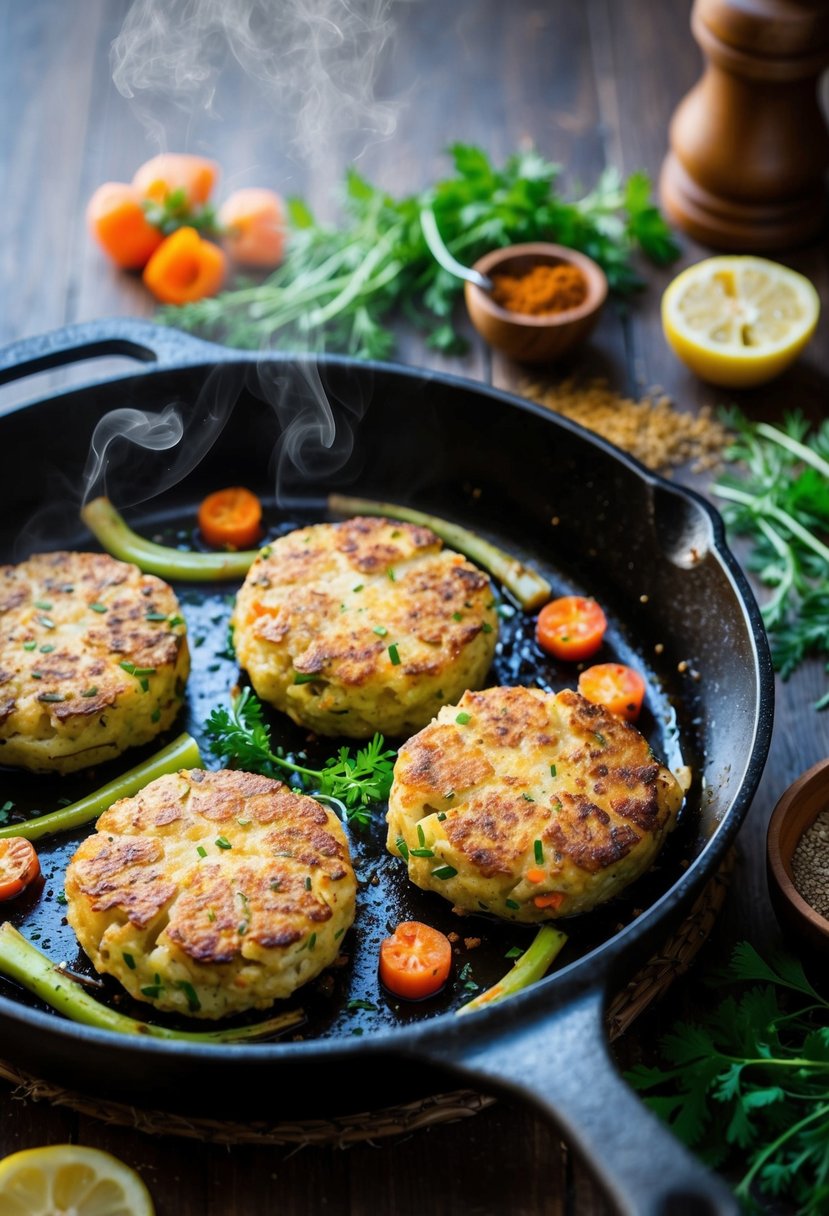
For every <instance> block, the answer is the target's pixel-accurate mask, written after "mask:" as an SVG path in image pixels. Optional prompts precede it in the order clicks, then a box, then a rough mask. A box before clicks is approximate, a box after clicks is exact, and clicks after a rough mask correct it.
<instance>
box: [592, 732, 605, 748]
mask: <svg viewBox="0 0 829 1216" xmlns="http://www.w3.org/2000/svg"><path fill="white" fill-rule="evenodd" d="M593 733H594V735H595V736H596V739H597V740H598V742H599V743H600V744H601V745H602V747H604V745H605V743H607V739H605V737H604V735H600V734H599V732H598V731H594V732H593Z"/></svg>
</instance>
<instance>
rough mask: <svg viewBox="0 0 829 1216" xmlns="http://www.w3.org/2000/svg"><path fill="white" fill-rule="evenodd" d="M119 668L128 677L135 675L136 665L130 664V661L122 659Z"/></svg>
mask: <svg viewBox="0 0 829 1216" xmlns="http://www.w3.org/2000/svg"><path fill="white" fill-rule="evenodd" d="M118 666H119V667H121V668H122V669H123V670H124V671H125V672H126V673H127V675H128V676H134V675H135V664H134V663H130V661H129V659H122V660H121V662H120V663H119V664H118Z"/></svg>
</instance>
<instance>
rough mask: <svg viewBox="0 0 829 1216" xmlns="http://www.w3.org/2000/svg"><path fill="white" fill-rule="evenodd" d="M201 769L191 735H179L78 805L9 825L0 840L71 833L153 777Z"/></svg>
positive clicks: (1, 831) (199, 755) (34, 838)
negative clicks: (183, 769) (184, 770)
mask: <svg viewBox="0 0 829 1216" xmlns="http://www.w3.org/2000/svg"><path fill="white" fill-rule="evenodd" d="M203 767H204V765H203V763H202V758H201V754H200V753H199V745H198V743H197V742H196V740H195V739H194V738H193V736H192V735H188V734H186V733H185V734H181V735H179V736H178V737H177V738H176V739H174V740H173V741H172V743H169V744H168V745H167V746H166V747H163V748H162V749H161V751H158V752H155V753H154V754H153V755H152V756H150V757H149V758H148V759H147V760H144V761H142V763H141V764H137V765H136V766H135V768H131V769H129V770H128V771H127V772H126V773H122V774H121V776H120V777H116V778H115V779H114V780H113V781H108V782H107V784H106V785H102V786H101V787H100V789H97V790H95V791H94V792H93V793H91V794H87V796H86V797H85V798H81V799H80V800H79V801H78V802H72V803H70V804H69V806H64V807H61V809H60V810H59V811H50V812H49V813H48V814H46V815H39V816H38V817H37V818H36V819H29V820H27V822H25V823H12V824H9V825H8V826H7V827H3V828H0V840H3V839H4V838H6V837H9V836H25V838H26V839H27V840H38V839H39V838H40V837H41V836H54V835H55V834H56V833H58V832H71V831H72V830H73V829H74V828H80V827H83V825H84V824H86V823H91V822H92V820H93V819H97V818H98V816H99V815H102V814H103V813H104V811H105V810H107V809H108V808H109V807H111V806H112V804H113V802H117V801H118V799H119V798H131V797H132V796H133V794H137V793H138V791H139V790H142V789H143V788H144V786H145V785H148V784H149V783H150V782H151V781H154V780H155V778H156V777H163V776H164V775H165V774H166V773H177V772H178V771H179V769H182V768H203Z"/></svg>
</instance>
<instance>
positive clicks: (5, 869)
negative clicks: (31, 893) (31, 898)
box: [0, 836, 40, 900]
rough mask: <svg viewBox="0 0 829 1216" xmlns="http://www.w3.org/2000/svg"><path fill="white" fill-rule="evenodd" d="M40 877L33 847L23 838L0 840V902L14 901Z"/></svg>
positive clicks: (8, 837) (38, 863)
mask: <svg viewBox="0 0 829 1216" xmlns="http://www.w3.org/2000/svg"><path fill="white" fill-rule="evenodd" d="M39 875H40V861H39V860H38V856H37V853H36V852H35V847H34V845H33V844H32V842H31V841H30V840H26V839H25V837H23V836H7V837H6V838H5V839H4V840H0V900H6V899H14V897H15V895H20V893H21V892H22V891H25V889H26V887H28V886H29V884H30V883H33V882H34V881H35V879H36V878H37V877H38V876H39Z"/></svg>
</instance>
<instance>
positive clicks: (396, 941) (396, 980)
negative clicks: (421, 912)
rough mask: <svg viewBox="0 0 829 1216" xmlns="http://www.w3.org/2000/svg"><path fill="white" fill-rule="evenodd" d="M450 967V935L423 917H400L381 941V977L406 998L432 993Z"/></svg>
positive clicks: (418, 998)
mask: <svg viewBox="0 0 829 1216" xmlns="http://www.w3.org/2000/svg"><path fill="white" fill-rule="evenodd" d="M451 970H452V945H451V943H450V941H449V938H448V937H447V936H446V934H445V933H441V932H440V930H439V929H433V928H432V926H431V925H425V924H423V922H422V921H419V920H407V921H402V922H401V923H400V924H399V925H398V926H397V928H396V929H395V931H394V933H393V934H392V936H391V937H386V938H384V939H383V941H382V942H381V943H380V981H381V983H382V984H383V985H384V986H385V987H386V988H388V990H389V991H390V992H393V993H394V994H395V996H402V997H404V998H405V1000H407V1001H421V1000H423V999H424V997H427V996H434V994H435V993H436V992H439V991H440V989H441V988H442V987H443V986H444V984H445V983H446V981H447V980H448V979H449V972H450V971H451Z"/></svg>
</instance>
